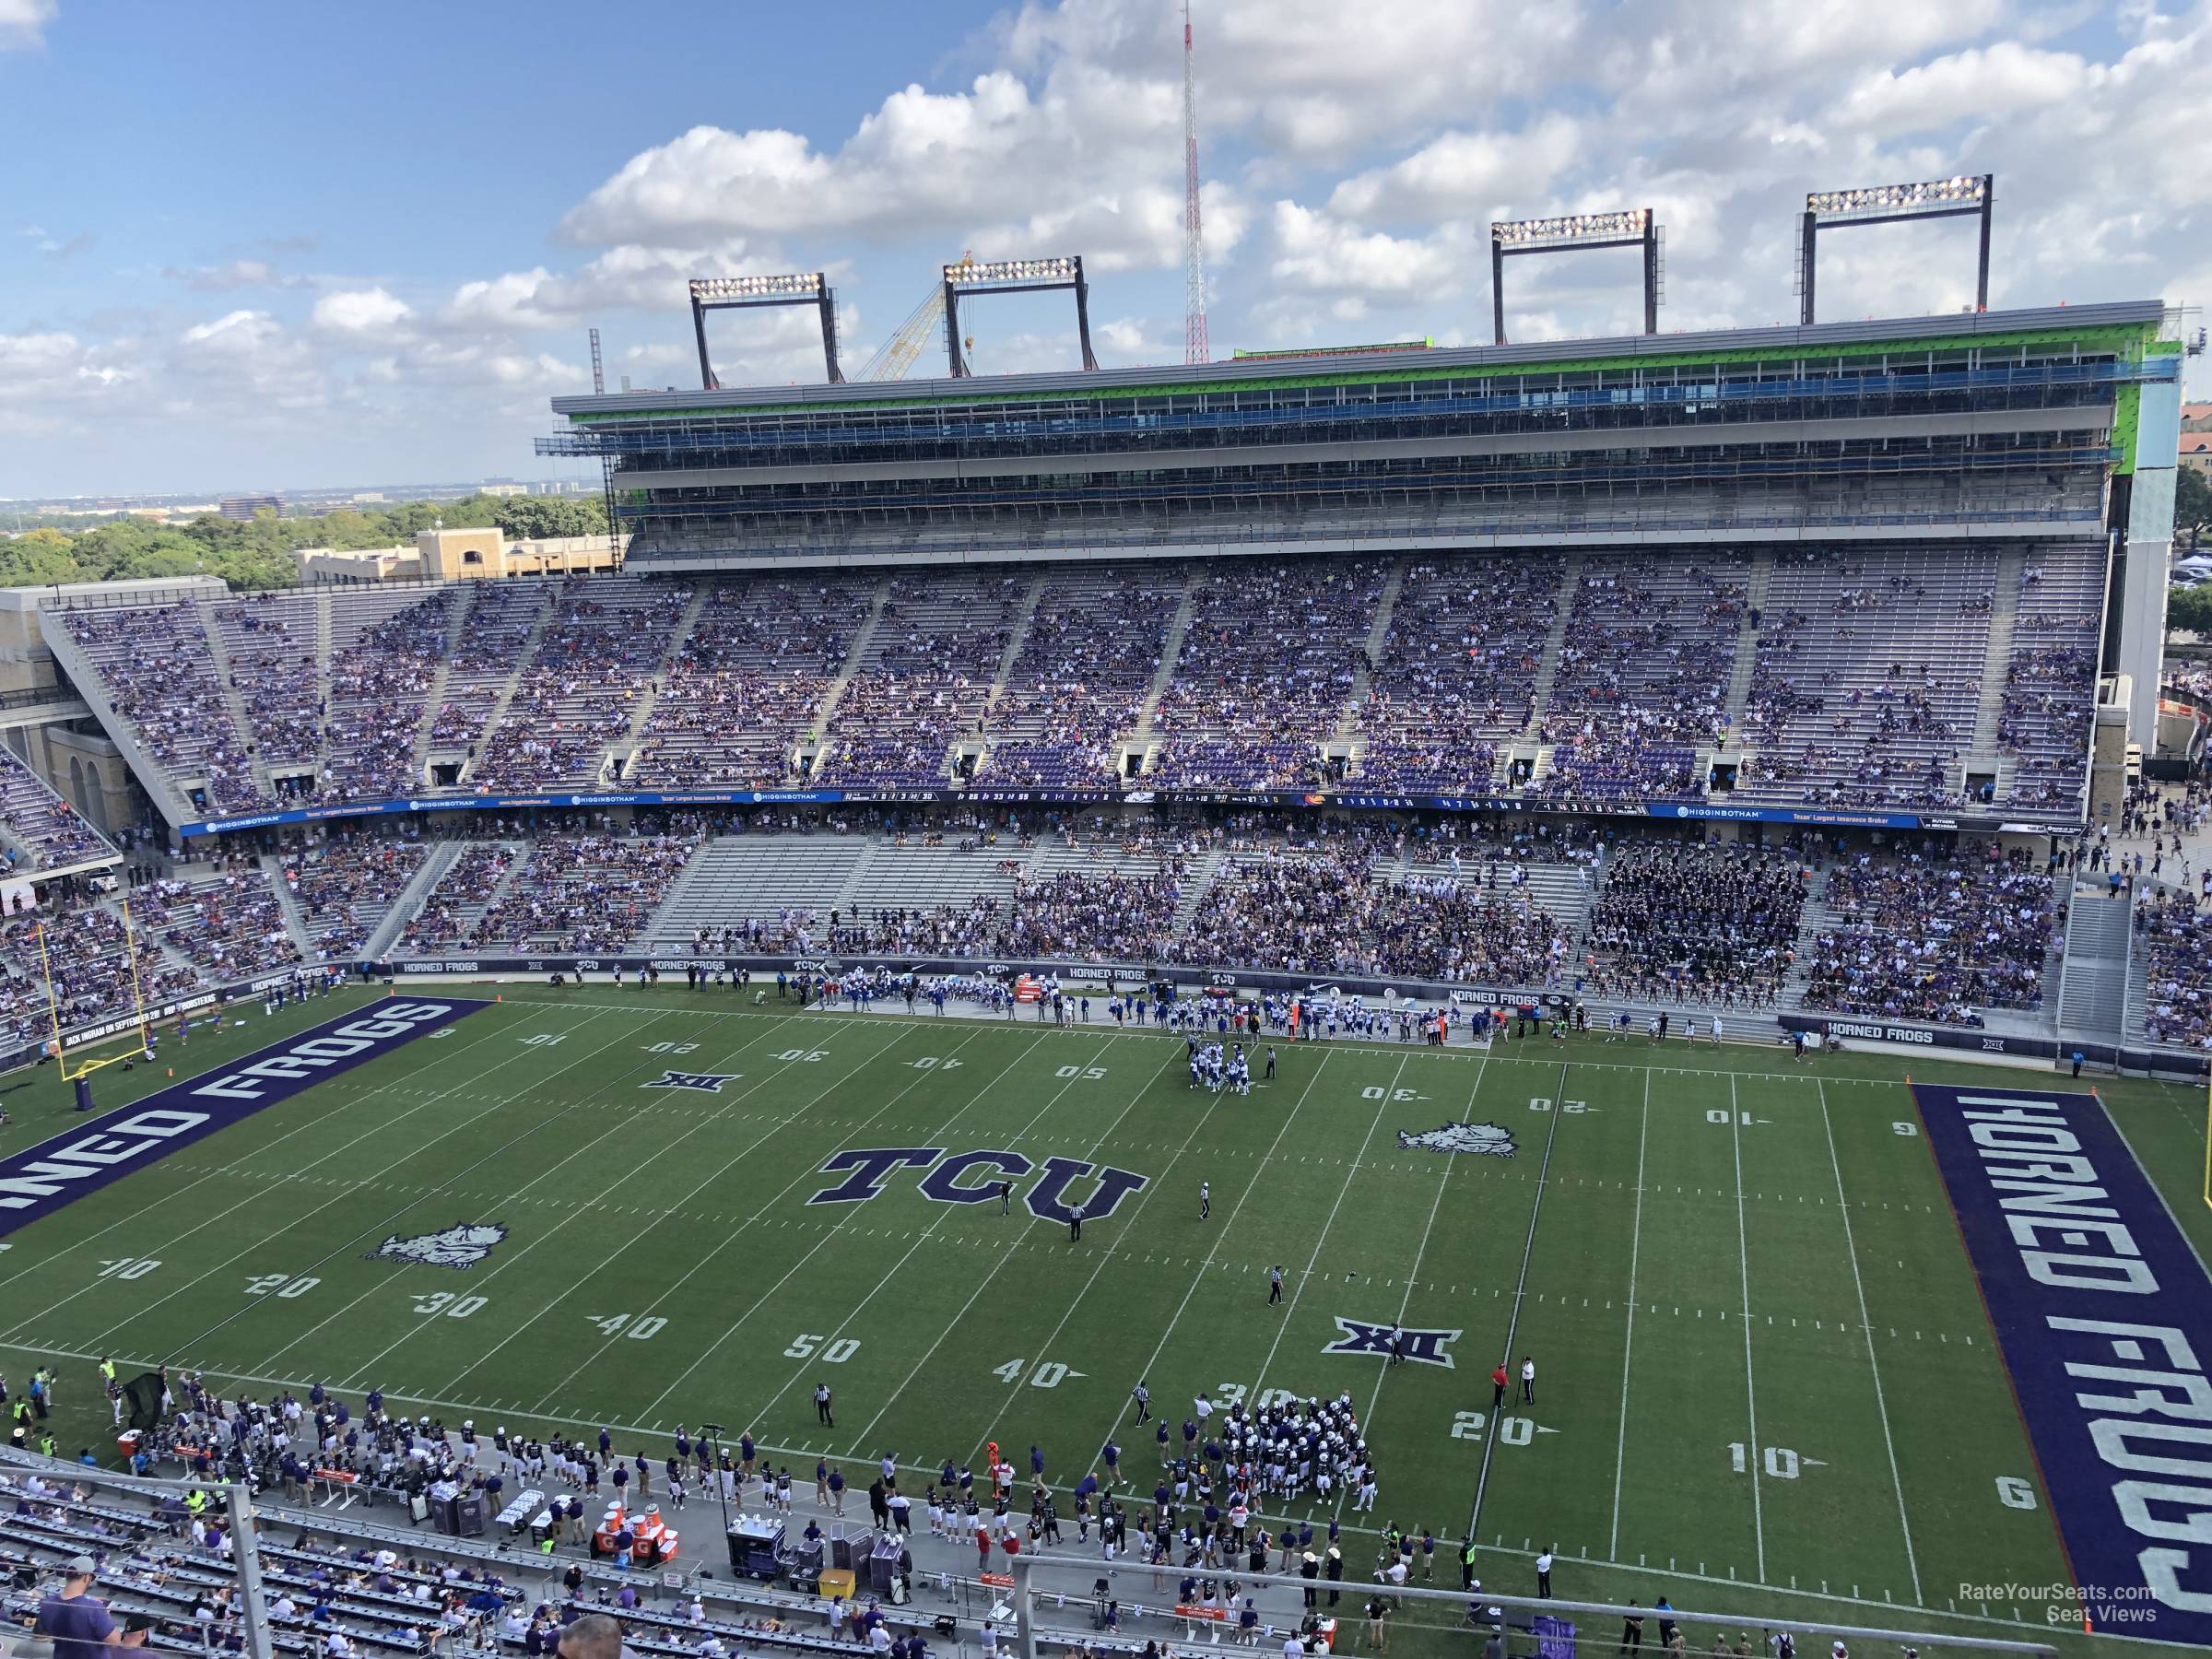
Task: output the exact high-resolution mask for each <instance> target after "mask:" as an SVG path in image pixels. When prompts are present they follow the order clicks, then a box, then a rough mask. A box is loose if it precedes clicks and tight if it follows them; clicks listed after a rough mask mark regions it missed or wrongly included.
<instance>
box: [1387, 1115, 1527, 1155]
mask: <svg viewBox="0 0 2212 1659" xmlns="http://www.w3.org/2000/svg"><path fill="white" fill-rule="evenodd" d="M1398 1145H1399V1146H1401V1147H1419V1148H1421V1149H1422V1150H1423V1151H1428V1152H1486V1153H1488V1155H1489V1156H1490V1157H1492V1158H1511V1157H1512V1155H1513V1150H1514V1148H1513V1132H1512V1130H1510V1129H1506V1128H1501V1127H1500V1125H1498V1124H1463V1123H1461V1122H1460V1121H1459V1120H1458V1119H1457V1118H1453V1120H1452V1121H1451V1122H1450V1123H1448V1124H1444V1125H1443V1126H1442V1127H1441V1128H1439V1129H1429V1130H1424V1131H1423V1132H1422V1133H1421V1134H1419V1135H1408V1134H1406V1131H1405V1130H1403V1129H1401V1130H1399V1131H1398Z"/></svg>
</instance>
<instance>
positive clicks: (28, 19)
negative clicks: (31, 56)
mask: <svg viewBox="0 0 2212 1659" xmlns="http://www.w3.org/2000/svg"><path fill="white" fill-rule="evenodd" d="M55 10H56V0H0V52H6V51H8V50H10V49H11V48H17V47H25V46H36V45H39V44H40V43H41V41H43V40H44V39H45V30H46V25H47V24H49V23H51V22H53V14H54V11H55Z"/></svg>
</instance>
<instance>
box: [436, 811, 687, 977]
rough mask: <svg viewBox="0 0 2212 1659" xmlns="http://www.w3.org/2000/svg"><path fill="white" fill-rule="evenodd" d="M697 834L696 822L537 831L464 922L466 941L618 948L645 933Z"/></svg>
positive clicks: (519, 948)
mask: <svg viewBox="0 0 2212 1659" xmlns="http://www.w3.org/2000/svg"><path fill="white" fill-rule="evenodd" d="M700 839H701V837H700V830H698V829H697V828H696V827H691V828H674V829H671V830H666V831H658V830H641V831H639V832H637V833H633V834H629V835H609V834H584V835H576V834H551V835H543V836H540V837H539V838H538V839H537V841H536V842H535V844H534V845H533V846H532V847H531V849H530V853H529V856H528V858H527V859H526V860H525V861H524V864H523V866H522V867H521V868H520V869H518V870H517V871H515V873H514V875H513V876H512V878H511V879H510V880H509V881H508V882H507V884H506V885H505V887H504V888H501V889H500V892H499V894H498V896H497V897H496V898H495V899H494V900H493V901H492V902H491V904H490V905H489V907H488V909H486V910H485V911H484V912H483V913H482V914H481V915H480V916H479V917H478V918H477V922H476V924H475V925H474V926H472V927H471V928H470V929H469V943H470V944H471V945H472V946H476V947H485V948H494V949H502V950H512V951H514V952H517V953H521V952H528V951H538V950H543V951H553V952H558V953H560V954H563V955H568V954H576V953H594V952H601V951H612V950H618V949H620V948H622V947H625V946H627V945H628V944H629V942H630V941H631V940H633V939H636V938H637V937H639V936H640V935H641V934H643V932H644V931H645V924H646V923H647V922H648V921H650V920H651V919H652V916H653V911H654V910H655V909H656V908H657V907H658V906H659V904H660V902H661V900H662V898H663V897H664V896H665V894H666V892H667V890H668V886H669V884H670V883H671V882H673V881H674V880H675V879H676V877H677V876H678V875H679V874H680V873H681V872H682V870H683V867H684V866H685V865H687V864H688V863H689V862H690V860H691V855H692V853H695V852H697V851H698V850H699V844H700Z"/></svg>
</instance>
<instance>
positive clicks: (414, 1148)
mask: <svg viewBox="0 0 2212 1659" xmlns="http://www.w3.org/2000/svg"><path fill="white" fill-rule="evenodd" d="M649 1023H650V1022H649ZM633 1029H634V1028H633ZM627 1035H629V1031H627V1030H618V1031H617V1032H616V1033H615V1035H614V1036H612V1037H610V1038H608V1039H607V1040H606V1041H605V1042H603V1043H601V1044H599V1046H598V1047H597V1048H592V1049H586V1050H584V1051H583V1052H582V1053H579V1054H578V1055H576V1056H575V1058H573V1059H572V1060H570V1061H569V1062H567V1063H566V1064H565V1065H561V1066H559V1067H558V1068H557V1069H556V1070H554V1071H553V1072H551V1073H550V1074H548V1075H547V1077H543V1078H540V1079H538V1080H536V1081H535V1082H532V1083H530V1084H527V1085H525V1086H524V1088H518V1089H516V1090H515V1091H514V1092H513V1093H512V1094H510V1095H508V1096H507V1097H506V1099H505V1100H500V1101H495V1102H493V1103H492V1104H491V1105H489V1106H487V1107H485V1108H484V1109H483V1110H482V1111H481V1112H477V1113H475V1114H474V1115H473V1116H470V1117H467V1118H464V1119H463V1120H462V1121H461V1122H460V1123H458V1124H454V1125H453V1127H452V1128H450V1129H448V1130H445V1131H444V1132H443V1133H442V1134H440V1135H435V1136H433V1137H431V1139H430V1140H429V1141H427V1142H423V1141H418V1142H415V1143H413V1144H412V1145H410V1146H409V1147H408V1148H407V1150H406V1152H405V1153H403V1154H402V1155H401V1156H400V1157H399V1158H398V1159H395V1160H394V1161H393V1162H392V1163H389V1164H387V1165H385V1166H384V1167H383V1168H382V1169H381V1170H379V1171H377V1174H378V1175H380V1176H381V1175H388V1174H390V1173H391V1172H392V1171H394V1170H395V1169H397V1168H398V1167H399V1166H400V1164H402V1163H405V1162H406V1161H407V1160H408V1159H412V1158H414V1157H416V1156H418V1155H419V1154H420V1153H421V1152H423V1151H424V1150H426V1149H427V1147H434V1146H436V1145H437V1144H438V1143H439V1142H440V1141H442V1140H445V1139H448V1138H450V1137H451V1136H453V1135H459V1134H460V1133H462V1132H463V1131H464V1130H465V1129H468V1128H470V1127H472V1126H473V1125H475V1124H477V1123H479V1122H481V1121H482V1120H483V1119H485V1118H487V1117H488V1116H490V1115H491V1114H492V1113H493V1112H497V1111H499V1110H500V1107H501V1106H504V1105H509V1104H512V1102H514V1101H516V1100H522V1099H523V1098H524V1097H525V1096H527V1095H529V1094H531V1093H532V1092H533V1091H535V1090H536V1089H540V1088H545V1087H546V1086H547V1084H549V1083H551V1082H552V1081H553V1080H554V1078H556V1077H560V1076H561V1075H562V1073H564V1072H571V1071H573V1070H575V1069H576V1067H578V1066H579V1065H583V1064H584V1063H585V1062H587V1061H589V1060H592V1059H594V1058H595V1057H596V1056H598V1055H600V1054H603V1053H606V1051H607V1050H608V1049H610V1048H612V1047H613V1046H614V1045H615V1044H616V1043H618V1042H619V1041H622V1039H623V1038H624V1037H625V1036H627ZM432 1103H435V1097H433V1101H432ZM540 1126H542V1125H537V1124H533V1125H532V1127H531V1128H530V1129H529V1130H525V1131H524V1134H532V1133H535V1130H536V1129H537V1128H538V1127H540ZM517 1138H520V1137H517ZM507 1144H508V1145H512V1142H509V1143H507ZM502 1149H503V1148H502ZM483 1161H484V1160H483V1159H478V1160H477V1163H481V1162H483ZM476 1167H477V1164H470V1165H468V1166H467V1167H466V1168H465V1169H463V1170H461V1171H458V1172H457V1173H456V1174H454V1175H453V1177H452V1180H451V1181H449V1182H444V1183H442V1184H441V1187H439V1188H433V1189H431V1194H426V1196H428V1195H434V1194H435V1193H437V1192H438V1191H441V1190H442V1186H444V1185H451V1184H452V1182H454V1181H459V1180H460V1179H461V1177H462V1176H464V1175H466V1174H467V1173H468V1171H469V1170H473V1169H475V1168H476ZM279 1184H281V1183H279ZM272 1190H273V1189H272ZM353 1192H354V1189H353V1188H352V1187H351V1186H347V1187H346V1188H344V1189H342V1190H340V1191H338V1192H336V1193H334V1194H331V1195H330V1196H329V1197H328V1198H325V1199H324V1201H323V1202H322V1203H320V1204H318V1205H316V1206H314V1207H313V1208H312V1209H310V1210H308V1211H307V1212H306V1213H305V1214H303V1215H293V1216H288V1217H287V1218H285V1219H284V1221H282V1222H281V1223H280V1224H279V1225H277V1227H274V1228H272V1229H270V1230H268V1231H267V1232H265V1233H264V1234H262V1235H261V1236H260V1237H259V1238H257V1239H255V1240H254V1241H253V1242H252V1243H250V1244H248V1245H247V1246H246V1247H245V1248H244V1249H243V1250H239V1251H235V1252H233V1253H231V1254H229V1255H228V1256H225V1257H224V1258H223V1259H222V1260H221V1261H220V1262H218V1263H217V1264H216V1265H214V1266H212V1267H209V1268H207V1269H206V1271H204V1272H202V1273H199V1274H197V1275H195V1276H194V1277H192V1278H189V1279H187V1280H186V1281H185V1282H184V1283H182V1284H181V1285H179V1286H178V1287H177V1288H175V1289H173V1290H171V1291H169V1292H167V1293H166V1294H164V1295H162V1296H160V1297H159V1298H157V1299H156V1300H153V1301H151V1302H148V1303H147V1305H146V1306H145V1307H143V1308H139V1309H137V1310H136V1311H135V1312H132V1313H131V1314H129V1315H128V1316H127V1317H125V1318H124V1319H122V1320H119V1321H117V1322H116V1323H115V1324H112V1325H110V1326H109V1327H108V1328H107V1329H106V1330H104V1331H102V1332H100V1335H99V1336H98V1337H95V1338H94V1341H95V1342H96V1343H97V1342H99V1341H100V1340H102V1339H104V1338H106V1337H109V1336H112V1335H114V1334H115V1333H116V1332H118V1331H120V1330H123V1329H124V1327H125V1326H127V1325H129V1324H131V1322H132V1321H133V1320H137V1319H143V1318H145V1317H146V1316H147V1314H148V1313H151V1312H153V1311H154V1310H155V1309H156V1308H159V1307H161V1306H162V1305H164V1304H165V1303H167V1302H169V1301H171V1300H174V1299H175V1298H177V1297H179V1296H182V1295H183V1294H184V1293H185V1292H186V1291H187V1290H190V1289H192V1288H194V1287H195V1286H198V1285H201V1284H204V1283H205V1282H206V1280H208V1279H209V1278H212V1277H214V1276H215V1275H216V1274H218V1273H220V1272H222V1271H223V1270H224V1269H225V1268H227V1267H231V1266H234V1265H237V1264H238V1263H239V1262H241V1261H243V1260H244V1259H245V1258H246V1257H248V1256H250V1255H252V1254H253V1253H255V1252H257V1251H262V1250H266V1249H267V1248H268V1247H269V1245H270V1243H271V1242H272V1241H275V1240H277V1239H279V1238H282V1237H283V1236H284V1235H285V1234H286V1233H288V1232H289V1231H290V1230H292V1229H293V1228H295V1227H298V1226H300V1225H301V1224H302V1223H304V1222H307V1221H311V1220H312V1219H313V1218H315V1217H317V1216H319V1215H321V1214H322V1213H323V1212H324V1210H326V1209H328V1208H330V1206H333V1205H334V1204H341V1203H343V1202H344V1201H345V1200H347V1198H350V1197H351V1196H352V1195H353ZM256 1195H257V1196H265V1194H256ZM233 1207H236V1206H233ZM398 1213H399V1212H397V1211H395V1212H394V1215H396V1214H398ZM348 1237H349V1239H353V1238H359V1233H354V1234H350V1235H348ZM337 1254H338V1252H336V1251H330V1252H327V1253H324V1254H323V1255H321V1256H318V1257H316V1258H315V1260H314V1261H313V1262H312V1263H310V1264H309V1265H310V1266H320V1265H322V1264H323V1263H324V1262H327V1261H330V1260H332V1259H333V1258H334V1257H335V1256H336V1255H337ZM263 1305H264V1304H263V1303H262V1302H261V1301H259V1300H254V1299H252V1298H249V1299H247V1300H245V1301H244V1302H243V1303H241V1305H240V1306H239V1307H237V1308H235V1309H233V1310H232V1311H231V1312H229V1313H227V1314H225V1315H224V1316H223V1317H222V1318H221V1319H219V1320H218V1321H217V1322H216V1323H215V1324H212V1325H209V1326H208V1327H207V1328H206V1330H203V1331H201V1332H200V1333H199V1334H198V1335H195V1336H193V1337H191V1338H189V1339H188V1340H190V1341H192V1342H195V1343H196V1342H205V1341H206V1339H207V1338H208V1337H210V1336H212V1335H214V1334H215V1333H216V1332H218V1331H219V1330H221V1329H222V1328H223V1327H224V1326H226V1325H228V1324H229V1323H230V1322H231V1321H232V1320H234V1319H238V1318H240V1317H241V1316H242V1315H244V1314H246V1313H248V1312H251V1311H253V1309H254V1308H257V1307H260V1306H263ZM348 1305H349V1306H350V1305H351V1304H348ZM323 1323H324V1324H327V1323H328V1321H324V1322H323ZM315 1328H316V1329H318V1330H319V1329H321V1328H322V1327H321V1325H320V1324H318V1325H317V1326H316V1327H315ZM287 1346H289V1345H287ZM282 1352H284V1349H282V1348H279V1349H278V1350H277V1353H278V1354H281V1353H282ZM276 1358H277V1355H276V1354H272V1355H270V1356H269V1359H276ZM263 1363H264V1364H266V1363H267V1361H266V1360H265V1361H263Z"/></svg>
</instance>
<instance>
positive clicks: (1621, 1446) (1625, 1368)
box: [1606, 1071, 1652, 1556]
mask: <svg viewBox="0 0 2212 1659" xmlns="http://www.w3.org/2000/svg"><path fill="white" fill-rule="evenodd" d="M1651 1127H1652V1074H1651V1073H1650V1072H1648V1071H1647V1072H1645V1073H1644V1074H1643V1112H1642V1116H1641V1119H1640V1120H1639V1122H1638V1124H1637V1125H1636V1218H1635V1220H1634V1221H1632V1222H1631V1223H1630V1229H1629V1334H1628V1339H1627V1341H1626V1342H1624V1343H1623V1344H1622V1345H1621V1350H1620V1430H1619V1432H1618V1434H1617V1435H1616V1436H1615V1437H1614V1441H1613V1535H1612V1541H1611V1542H1610V1543H1609V1544H1607V1545H1606V1554H1607V1555H1609V1556H1618V1555H1619V1554H1620V1477H1621V1472H1622V1470H1624V1469H1625V1468H1626V1467H1627V1466H1628V1457H1629V1359H1630V1355H1632V1354H1633V1353H1634V1352H1635V1351H1636V1267H1637V1263H1638V1260H1639V1258H1640V1257H1641V1253H1642V1246H1643V1148H1644V1142H1645V1140H1646V1138H1647V1137H1648V1136H1649V1135H1650V1133H1651ZM1606 1306H1607V1307H1610V1306H1612V1304H1611V1303H1610V1302H1608V1303H1606Z"/></svg>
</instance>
